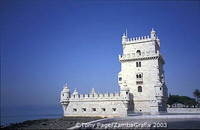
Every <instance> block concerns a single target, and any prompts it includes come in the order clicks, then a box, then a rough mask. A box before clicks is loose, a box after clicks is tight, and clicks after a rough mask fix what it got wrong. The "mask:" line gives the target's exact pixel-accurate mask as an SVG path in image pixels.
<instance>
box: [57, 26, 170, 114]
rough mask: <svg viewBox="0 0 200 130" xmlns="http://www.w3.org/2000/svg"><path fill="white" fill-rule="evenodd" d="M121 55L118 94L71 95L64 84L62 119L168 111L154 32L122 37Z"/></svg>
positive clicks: (161, 65) (162, 62)
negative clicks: (64, 117)
mask: <svg viewBox="0 0 200 130" xmlns="http://www.w3.org/2000/svg"><path fill="white" fill-rule="evenodd" d="M122 47H123V52H122V53H123V54H122V55H119V61H120V62H121V71H120V72H119V74H118V84H119V87H120V92H118V93H97V92H95V90H94V89H92V91H91V92H90V93H89V94H79V93H78V91H77V90H76V89H75V90H74V92H73V93H71V92H70V89H69V88H68V86H67V85H66V84H65V85H64V88H63V90H62V92H61V99H60V102H61V104H62V107H63V111H64V116H103V117H112V116H127V115H128V114H130V113H147V114H158V113H160V112H166V111H167V105H166V102H167V95H168V94H167V87H166V85H165V77H164V70H163V65H164V63H165V62H164V59H163V57H162V56H161V54H160V40H159V39H158V37H157V35H156V31H154V30H153V29H152V30H151V32H150V36H143V37H136V38H128V36H127V32H126V33H124V34H123V36H122Z"/></svg>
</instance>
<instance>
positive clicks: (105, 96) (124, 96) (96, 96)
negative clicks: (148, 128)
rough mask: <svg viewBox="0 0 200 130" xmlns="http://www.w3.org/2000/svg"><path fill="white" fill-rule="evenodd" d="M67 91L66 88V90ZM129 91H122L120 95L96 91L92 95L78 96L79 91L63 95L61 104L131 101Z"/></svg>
mask: <svg viewBox="0 0 200 130" xmlns="http://www.w3.org/2000/svg"><path fill="white" fill-rule="evenodd" d="M64 90H65V88H64ZM126 92H128V91H120V93H96V92H95V91H94V90H92V92H91V93H90V94H78V92H77V90H76V89H75V91H74V92H73V93H72V94H71V95H70V94H69V92H66V93H68V94H63V93H65V92H62V93H61V102H71V101H106V100H112V101H117V100H120V101H122V100H129V93H126Z"/></svg>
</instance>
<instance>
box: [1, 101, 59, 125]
mask: <svg viewBox="0 0 200 130" xmlns="http://www.w3.org/2000/svg"><path fill="white" fill-rule="evenodd" d="M62 115H63V114H62V108H61V106H59V105H57V106H56V105H55V106H42V107H41V106H40V107H39V106H24V107H6V108H5V107H4V108H3V107H1V125H3V126H6V125H9V124H11V123H19V122H23V121H26V120H36V119H45V118H48V119H49V118H60V117H62Z"/></svg>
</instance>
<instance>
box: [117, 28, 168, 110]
mask: <svg viewBox="0 0 200 130" xmlns="http://www.w3.org/2000/svg"><path fill="white" fill-rule="evenodd" d="M122 46H123V54H122V55H119V61H120V62H121V72H119V74H118V83H119V86H120V87H121V88H122V87H123V85H122V83H123V82H126V84H127V87H128V88H129V90H130V94H131V95H132V99H130V100H133V104H131V105H132V106H131V107H132V109H129V110H131V111H134V112H144V113H158V112H160V111H166V107H167V106H166V102H167V87H166V85H165V77H164V70H163V65H164V63H165V62H164V59H163V57H162V56H161V54H160V40H159V39H158V37H157V35H156V32H155V31H154V30H153V29H152V31H151V32H150V36H144V37H138V38H128V36H127V33H126V34H124V35H123V36H122Z"/></svg>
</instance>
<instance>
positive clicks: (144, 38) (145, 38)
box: [123, 35, 159, 44]
mask: <svg viewBox="0 0 200 130" xmlns="http://www.w3.org/2000/svg"><path fill="white" fill-rule="evenodd" d="M157 40H159V39H157ZM147 41H152V39H151V38H150V37H149V35H148V36H142V37H133V38H127V40H126V41H124V42H123V44H131V43H133V44H134V43H140V42H147Z"/></svg>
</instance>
